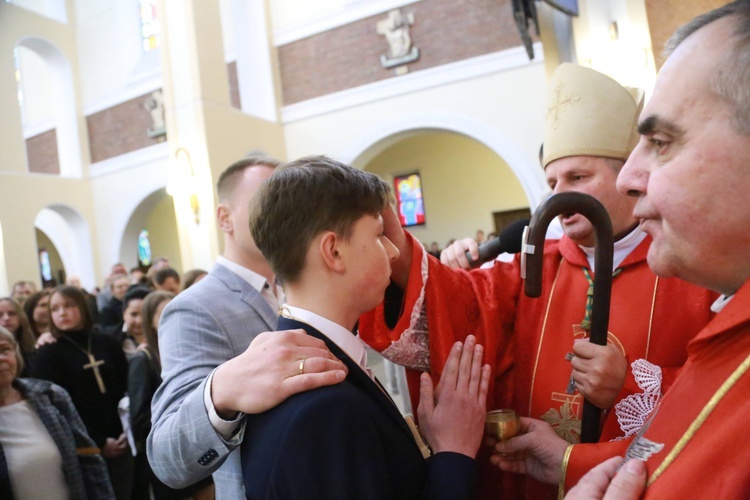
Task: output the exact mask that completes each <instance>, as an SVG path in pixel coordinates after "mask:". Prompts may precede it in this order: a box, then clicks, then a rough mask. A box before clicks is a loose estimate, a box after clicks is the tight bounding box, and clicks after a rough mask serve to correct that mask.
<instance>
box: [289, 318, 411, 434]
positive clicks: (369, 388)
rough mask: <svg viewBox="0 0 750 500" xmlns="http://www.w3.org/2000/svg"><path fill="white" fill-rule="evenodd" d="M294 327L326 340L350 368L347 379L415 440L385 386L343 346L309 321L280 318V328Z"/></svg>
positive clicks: (332, 351) (327, 344) (333, 351)
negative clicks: (373, 378)
mask: <svg viewBox="0 0 750 500" xmlns="http://www.w3.org/2000/svg"><path fill="white" fill-rule="evenodd" d="M294 328H301V329H303V330H305V332H306V333H307V334H308V335H310V336H312V337H315V338H318V339H320V340H322V341H323V342H325V344H326V347H328V349H329V350H330V351H331V353H332V354H333V355H334V356H336V357H337V358H339V359H340V360H341V361H342V362H343V363H344V364H345V365H346V367H347V368H348V369H349V374H348V375H347V377H346V380H347V381H348V382H350V383H352V384H354V385H356V386H357V387H358V388H359V389H361V390H362V391H364V392H365V393H367V395H368V396H370V397H371V398H372V399H373V400H374V401H375V402H377V404H378V405H379V406H380V407H381V408H382V409H383V411H384V412H385V413H387V414H388V415H389V416H390V417H391V419H393V421H394V422H395V423H396V425H397V426H398V427H399V428H400V429H401V430H402V431H403V432H405V433H406V435H407V436H408V437H409V439H410V440H411V441H413V440H414V437H413V436H412V433H411V430H409V426H408V425H407V424H406V421H405V420H404V416H403V415H402V414H401V412H400V411H399V410H398V407H396V404H395V403H394V402H393V400H392V399H391V398H390V396H389V395H388V393H387V392H385V388H381V387H378V384H377V383H375V382H374V381H373V380H372V379H371V378H370V377H369V376H368V375H367V373H365V372H364V370H362V368H360V366H359V364H358V363H356V362H354V360H352V358H350V357H349V356H347V355H346V353H345V352H344V351H342V350H341V348H339V346H337V345H336V344H335V343H334V342H333V341H332V340H330V339H329V338H328V337H326V336H325V335H324V334H322V333H321V332H319V331H318V330H316V329H315V328H313V327H312V326H310V325H308V324H307V323H302V322H301V321H297V320H294V319H289V318H285V317H283V316H282V317H280V318H279V330H289V329H294Z"/></svg>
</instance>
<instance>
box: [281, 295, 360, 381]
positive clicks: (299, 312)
mask: <svg viewBox="0 0 750 500" xmlns="http://www.w3.org/2000/svg"><path fill="white" fill-rule="evenodd" d="M281 309H282V312H281V315H282V316H284V315H285V314H284V313H285V312H288V314H287V316H288V317H290V319H296V320H297V321H300V322H302V323H307V324H308V325H310V326H312V327H313V328H315V329H316V330H318V331H319V332H320V333H322V334H323V335H325V336H326V337H328V338H329V339H330V340H331V342H333V343H334V344H336V345H337V346H339V348H340V349H341V350H342V351H344V353H345V354H346V355H347V356H349V357H350V358H352V360H353V361H354V362H355V363H357V364H358V365H359V366H360V367H361V368H362V369H363V370H364V371H365V373H366V372H367V353H366V352H365V347H364V344H363V343H362V341H361V340H360V339H359V337H357V336H356V335H354V334H353V333H352V332H350V331H349V330H347V329H346V328H344V327H343V326H341V325H339V324H338V323H334V322H333V321H331V320H329V319H326V318H324V317H323V316H320V315H318V314H315V313H314V312H311V311H308V310H307V309H302V308H301V307H294V306H290V305H289V304H284V305H283V306H282V307H281Z"/></svg>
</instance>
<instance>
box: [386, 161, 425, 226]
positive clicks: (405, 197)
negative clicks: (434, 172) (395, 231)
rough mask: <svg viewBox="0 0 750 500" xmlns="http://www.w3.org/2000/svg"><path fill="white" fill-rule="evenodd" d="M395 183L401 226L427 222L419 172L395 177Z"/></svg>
mask: <svg viewBox="0 0 750 500" xmlns="http://www.w3.org/2000/svg"><path fill="white" fill-rule="evenodd" d="M393 185H394V188H395V191H396V201H398V218H399V219H400V220H401V226H403V227H409V226H419V225H422V224H424V223H425V216H424V200H423V199H422V178H421V177H420V176H419V173H417V172H415V173H413V174H407V175H399V176H396V177H394V179H393Z"/></svg>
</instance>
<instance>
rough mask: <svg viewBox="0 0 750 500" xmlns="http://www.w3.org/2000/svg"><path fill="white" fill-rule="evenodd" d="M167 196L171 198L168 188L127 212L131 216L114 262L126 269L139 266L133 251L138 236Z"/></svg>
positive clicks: (161, 189) (122, 233)
mask: <svg viewBox="0 0 750 500" xmlns="http://www.w3.org/2000/svg"><path fill="white" fill-rule="evenodd" d="M165 196H169V195H168V194H167V191H166V187H162V188H159V189H156V190H155V191H152V192H151V193H149V194H148V195H146V196H145V197H143V198H141V199H140V200H139V201H138V204H137V205H136V206H135V207H134V208H133V209H132V210H130V211H128V212H126V213H127V214H129V216H128V220H127V222H126V223H125V226H124V227H123V229H122V231H121V232H120V233H119V234H121V235H122V236H121V238H120V244H119V245H118V246H116V247H115V249H116V250H117V251H118V258H117V259H116V260H114V261H112V262H123V263H125V265H126V267H133V266H135V265H137V261H136V253H135V252H134V251H132V250H133V249H134V248H136V246H135V245H136V242H137V241H138V235H139V234H140V232H141V229H142V228H143V227H144V226H145V225H146V220H147V219H148V216H149V215H150V214H151V212H153V210H154V208H155V207H156V205H158V204H159V202H160V201H161V200H162V199H163V198H164V197H165Z"/></svg>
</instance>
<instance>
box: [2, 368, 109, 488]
mask: <svg viewBox="0 0 750 500" xmlns="http://www.w3.org/2000/svg"><path fill="white" fill-rule="evenodd" d="M13 386H14V387H15V388H16V389H17V390H18V391H19V392H21V394H23V396H24V398H25V399H26V400H27V401H28V402H29V404H30V405H31V407H32V408H33V409H34V411H35V412H36V413H37V415H39V418H40V419H41V420H42V423H43V424H44V426H45V427H46V428H47V432H49V434H50V436H52V440H53V441H54V442H55V444H56V445H57V449H58V450H59V451H60V455H61V456H62V463H63V471H64V473H65V480H66V481H67V483H68V488H69V489H70V498H71V499H75V500H79V499H81V500H87V499H95V500H99V499H112V498H114V497H115V496H114V493H113V492H112V487H111V485H110V482H109V475H108V473H107V466H106V465H105V464H104V459H102V457H101V455H100V454H99V449H98V448H97V447H96V445H95V444H94V442H93V441H92V440H91V438H90V437H89V436H88V434H87V433H86V426H84V425H83V422H82V421H81V417H79V416H78V412H76V409H75V407H74V406H73V403H72V402H71V400H70V396H68V393H67V392H65V390H64V389H63V388H62V387H60V386H58V385H55V384H53V383H51V382H47V381H45V380H37V379H32V378H20V379H16V380H15V381H14V382H13ZM0 476H4V477H6V478H7V477H8V468H7V462H6V459H5V453H3V449H2V445H0Z"/></svg>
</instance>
